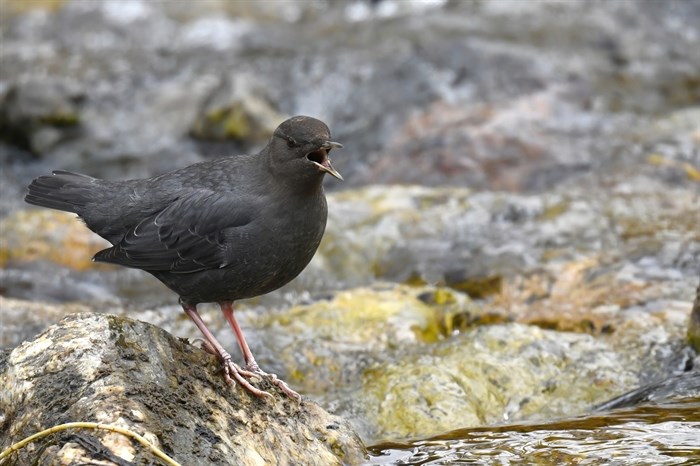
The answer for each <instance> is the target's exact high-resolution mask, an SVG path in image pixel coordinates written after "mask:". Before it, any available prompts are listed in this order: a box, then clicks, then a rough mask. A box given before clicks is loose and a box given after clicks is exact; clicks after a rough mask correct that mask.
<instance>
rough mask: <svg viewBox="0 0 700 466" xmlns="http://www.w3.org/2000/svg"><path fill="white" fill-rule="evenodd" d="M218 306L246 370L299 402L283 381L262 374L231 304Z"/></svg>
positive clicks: (226, 303)
mask: <svg viewBox="0 0 700 466" xmlns="http://www.w3.org/2000/svg"><path fill="white" fill-rule="evenodd" d="M219 306H221V312H223V313H224V317H226V320H228V323H229V324H230V325H231V328H232V329H233V333H235V334H236V339H237V340H238V346H240V347H241V352H242V353H243V359H244V360H245V364H246V370H248V371H250V372H252V373H254V374H258V375H260V376H263V377H267V378H268V379H269V380H270V382H271V383H272V384H273V385H276V386H277V387H279V388H280V390H282V391H283V392H284V393H285V394H286V395H287V396H288V397H290V398H294V399H295V400H298V401H301V395H299V394H298V393H297V392H295V391H294V390H292V389H291V388H289V385H287V384H286V383H285V382H284V381H283V380H280V379H279V378H278V377H277V376H276V375H275V374H268V373H267V372H263V371H262V370H261V369H260V366H258V363H257V362H255V357H253V353H252V352H251V351H250V348H249V347H248V343H247V342H246V341H245V337H244V336H243V331H242V330H241V327H240V326H239V325H238V322H236V317H235V316H234V315H233V302H231V301H222V302H220V303H219Z"/></svg>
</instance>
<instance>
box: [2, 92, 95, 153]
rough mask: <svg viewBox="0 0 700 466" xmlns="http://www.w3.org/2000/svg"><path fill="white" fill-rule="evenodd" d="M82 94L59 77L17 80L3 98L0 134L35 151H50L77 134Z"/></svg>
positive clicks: (9, 140) (4, 138) (18, 144)
mask: <svg viewBox="0 0 700 466" xmlns="http://www.w3.org/2000/svg"><path fill="white" fill-rule="evenodd" d="M83 97H84V96H83V94H82V93H81V92H79V90H78V89H77V87H76V86H75V85H74V84H73V85H71V84H68V83H66V82H63V81H60V80H57V79H43V80H37V79H33V80H28V81H25V82H21V83H16V84H14V85H12V86H11V87H10V88H9V90H8V91H7V92H6V93H5V95H4V97H2V99H0V138H2V139H3V140H5V141H8V142H10V143H13V144H16V145H17V146H19V147H22V148H24V149H28V150H30V151H32V152H33V153H34V154H44V153H46V152H49V151H51V150H52V149H54V148H55V146H57V145H58V144H59V143H60V142H61V141H64V140H66V139H68V138H71V137H77V136H78V134H79V133H78V129H79V124H80V115H79V104H80V102H81V101H82V99H83Z"/></svg>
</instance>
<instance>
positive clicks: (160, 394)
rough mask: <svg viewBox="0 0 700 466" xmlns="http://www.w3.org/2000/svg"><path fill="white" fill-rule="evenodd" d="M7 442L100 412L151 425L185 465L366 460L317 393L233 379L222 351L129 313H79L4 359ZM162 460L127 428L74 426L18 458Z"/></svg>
mask: <svg viewBox="0 0 700 466" xmlns="http://www.w3.org/2000/svg"><path fill="white" fill-rule="evenodd" d="M0 374H1V376H0V432H2V436H0V450H3V449H5V448H7V447H8V446H9V445H10V444H12V443H14V442H17V441H19V440H21V439H23V438H25V437H28V436H29V435H32V434H34V433H36V432H38V431H40V430H42V429H45V428H48V427H52V426H56V425H59V424H62V423H66V422H71V421H86V422H89V421H91V422H99V423H103V424H110V425H116V426H119V427H122V428H126V429H128V430H131V431H133V432H136V433H138V434H140V435H142V436H144V437H145V438H146V439H147V440H149V441H150V442H152V443H153V444H155V445H156V446H158V447H159V448H160V449H161V450H163V451H164V452H165V453H166V454H167V455H169V456H171V457H172V458H174V459H175V460H177V461H178V462H180V463H181V464H183V465H190V464H211V465H230V464H240V465H260V464H311V465H332V464H338V465H340V464H358V463H359V462H361V461H363V458H364V456H365V450H364V447H363V445H362V442H361V441H360V440H359V438H358V437H357V436H356V435H355V434H354V433H353V432H352V430H351V429H350V428H349V427H348V424H347V423H346V422H345V421H344V420H342V419H340V418H338V417H335V416H331V415H329V414H328V413H326V412H325V411H323V410H322V409H321V408H319V407H318V406H317V405H316V404H314V403H312V402H309V401H303V402H302V403H301V404H300V405H297V404H296V403H295V402H293V401H292V400H290V399H288V398H286V397H285V396H283V395H282V394H281V392H277V391H274V389H273V388H271V387H272V386H271V385H270V386H267V385H268V384H267V383H263V382H261V383H262V384H264V385H265V389H266V390H273V391H274V394H275V399H276V402H275V403H271V402H266V401H264V400H261V399H257V398H254V397H251V396H249V395H248V394H247V393H244V392H243V390H241V389H240V388H239V387H237V386H233V387H229V386H227V385H226V383H225V382H224V379H223V377H221V374H220V373H219V371H218V363H217V362H216V359H215V357H214V356H212V355H209V354H208V353H206V352H204V351H202V350H200V349H197V348H195V347H193V346H191V345H189V344H187V343H186V342H185V341H183V340H180V339H177V338H174V337H172V336H171V335H169V334H167V333H166V332H164V331H163V330H160V329H158V328H157V327H154V326H152V325H149V324H145V323H143V322H138V321H134V320H131V319H127V318H124V317H116V316H110V315H100V314H89V313H83V314H76V315H72V316H69V317H66V318H65V319H63V320H62V321H61V322H60V323H59V324H57V325H54V326H52V327H50V328H48V329H47V330H46V331H45V332H44V333H43V334H41V335H39V336H38V337H37V338H36V339H35V340H33V341H30V342H26V343H24V344H22V345H21V346H19V347H17V348H15V349H14V350H13V351H12V352H11V353H9V355H8V354H6V355H5V357H4V358H2V360H0ZM109 459H112V461H116V459H120V460H121V461H131V462H133V463H136V464H146V463H148V464H151V463H152V462H153V461H154V457H153V456H152V454H151V453H150V452H149V451H147V450H146V449H144V448H142V447H141V445H139V444H136V443H133V442H131V441H130V440H129V439H127V438H126V437H124V436H122V435H119V434H115V433H112V432H107V431H103V430H74V431H70V432H64V433H61V434H55V435H51V436H49V437H45V438H42V439H39V440H37V441H35V442H33V443H30V444H29V445H28V446H26V447H25V448H24V449H22V450H20V451H19V452H17V453H14V454H13V455H12V457H11V460H10V461H9V463H6V464H10V465H20V464H30V463H34V464H75V462H96V461H99V460H109Z"/></svg>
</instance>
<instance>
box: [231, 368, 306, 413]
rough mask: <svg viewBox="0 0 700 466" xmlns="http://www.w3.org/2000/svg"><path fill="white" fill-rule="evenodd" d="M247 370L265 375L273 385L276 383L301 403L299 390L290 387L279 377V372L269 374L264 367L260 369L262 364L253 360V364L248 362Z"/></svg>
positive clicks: (261, 375) (290, 396) (285, 392)
mask: <svg viewBox="0 0 700 466" xmlns="http://www.w3.org/2000/svg"><path fill="white" fill-rule="evenodd" d="M245 370H246V372H249V373H252V374H255V375H257V376H260V377H263V378H265V379H267V380H269V381H270V383H271V384H272V385H275V386H276V387H278V388H279V389H280V390H282V392H283V393H284V394H285V395H287V396H288V397H289V398H292V399H294V400H296V401H297V402H298V403H301V395H299V394H298V393H297V392H295V391H294V390H292V389H291V388H289V385H287V383H286V382H285V381H284V380H282V379H280V378H279V377H277V374H268V373H267V372H264V371H263V370H262V369H260V366H258V364H257V363H256V362H253V363H251V364H248V365H247V366H246V368H245Z"/></svg>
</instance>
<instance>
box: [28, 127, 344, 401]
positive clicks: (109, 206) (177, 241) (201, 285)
mask: <svg viewBox="0 0 700 466" xmlns="http://www.w3.org/2000/svg"><path fill="white" fill-rule="evenodd" d="M330 138H331V134H330V130H329V129H328V127H327V126H326V125H325V124H324V123H323V122H321V121H319V120H316V119H314V118H311V117H306V116H296V117H292V118H290V119H288V120H286V121H285V122H283V123H282V124H281V125H279V127H277V129H276V130H275V131H274V133H273V135H272V138H271V139H270V142H269V143H268V144H267V146H266V147H265V148H264V149H263V150H262V151H260V153H258V154H255V155H241V156H233V157H224V158H221V159H218V160H213V161H207V162H201V163H197V164H194V165H191V166H189V167H186V168H182V169H180V170H175V171H172V172H170V173H166V174H164V175H159V176H155V177H153V178H147V179H140V180H127V181H107V180H101V179H98V178H93V177H90V176H86V175H80V174H77V173H70V172H66V171H54V172H53V173H52V174H51V175H48V176H41V177H39V178H37V179H35V180H34V181H33V182H32V183H31V184H30V185H29V193H28V194H27V196H26V197H25V201H26V202H28V203H30V204H34V205H38V206H43V207H49V208H52V209H58V210H64V211H67V212H74V213H76V214H78V216H80V218H82V219H83V220H84V221H85V224H86V225H87V226H88V228H90V229H91V230H92V231H94V232H95V233H97V234H98V235H100V236H102V237H103V238H105V239H106V240H108V241H109V242H110V243H111V244H112V245H113V246H112V247H111V248H108V249H104V250H102V251H100V252H98V253H97V254H96V255H95V257H94V258H93V260H95V261H99V262H109V263H112V264H119V265H123V266H126V267H133V268H137V269H142V270H145V271H146V272H149V273H150V274H152V275H154V276H155V277H156V278H157V279H158V280H160V281H161V282H163V283H164V284H165V285H166V286H167V287H168V288H170V289H171V290H173V291H174V292H175V293H177V294H178V295H179V296H180V304H181V305H182V308H183V309H184V311H185V313H186V314H187V315H188V316H189V317H190V318H191V319H192V320H193V321H194V323H195V325H196V326H197V327H198V328H199V330H200V331H201V332H202V334H203V335H204V338H205V348H207V349H208V350H209V351H210V352H213V353H214V354H216V355H218V357H219V358H220V359H221V362H222V364H223V367H224V376H225V378H226V381H227V382H228V383H229V384H232V383H233V381H234V380H235V381H236V382H238V383H239V384H240V385H241V386H243V387H244V388H246V389H247V390H249V391H250V392H252V393H253V394H255V395H258V396H272V395H270V394H269V393H268V392H266V391H263V390H260V389H258V388H256V387H254V386H253V385H251V383H250V382H249V381H248V380H247V379H248V378H250V377H253V376H262V377H266V378H268V379H269V380H270V381H271V382H272V383H273V384H275V385H277V386H278V387H279V388H280V389H281V390H282V391H283V392H284V393H286V394H287V395H288V396H290V397H293V398H296V399H300V396H299V394H298V393H296V392H295V391H293V390H292V389H291V388H289V387H288V386H287V384H285V383H284V382H283V381H282V380H280V379H278V378H277V377H276V376H275V375H274V374H267V373H265V372H263V371H262V370H261V369H260V367H259V366H258V364H257V363H256V362H255V358H254V357H253V354H252V353H251V352H250V349H249V347H248V344H247V343H246V340H245V338H244V336H243V332H242V331H241V328H240V327H239V326H238V323H237V322H236V319H235V317H234V313H233V302H234V301H236V300H239V299H244V298H252V297H254V296H259V295H262V294H265V293H269V292H270V291H273V290H276V289H277V288H280V287H281V286H283V285H285V284H287V283H289V282H290V281H291V280H292V279H294V278H295V277H296V276H297V275H299V273H300V272H301V271H302V270H303V269H304V268H305V267H306V265H307V264H308V263H309V262H310V261H311V258H312V257H313V256H314V254H315V253H316V249H317V248H318V245H319V243H320V242H321V237H322V236H323V232H324V230H325V228H326V217H327V213H328V209H327V206H326V197H325V195H324V192H323V186H322V182H323V177H324V175H325V174H326V173H330V174H331V175H333V176H334V177H336V178H338V179H340V180H342V179H343V178H342V177H341V176H340V174H339V173H338V172H337V171H336V170H335V169H334V168H333V166H332V165H331V161H330V159H329V157H328V153H329V152H330V151H331V149H334V148H341V147H342V145H341V144H339V143H337V142H333V141H331V140H330ZM206 302H216V303H218V304H219V305H220V306H221V310H222V312H223V314H224V316H225V318H226V320H227V321H228V322H229V324H230V325H231V328H232V329H233V331H234V333H235V334H236V338H237V340H238V344H239V346H240V348H241V351H242V353H243V357H244V360H245V368H242V367H240V366H238V365H237V364H235V363H234V362H233V361H232V360H231V355H230V354H229V353H228V352H226V350H225V349H224V348H223V346H221V344H220V343H219V342H218V341H217V340H216V338H215V337H214V335H213V334H212V333H211V332H210V331H209V329H208V328H207V326H206V325H205V323H204V321H203V320H202V318H201V316H200V315H199V313H198V312H197V304H199V303H206Z"/></svg>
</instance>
